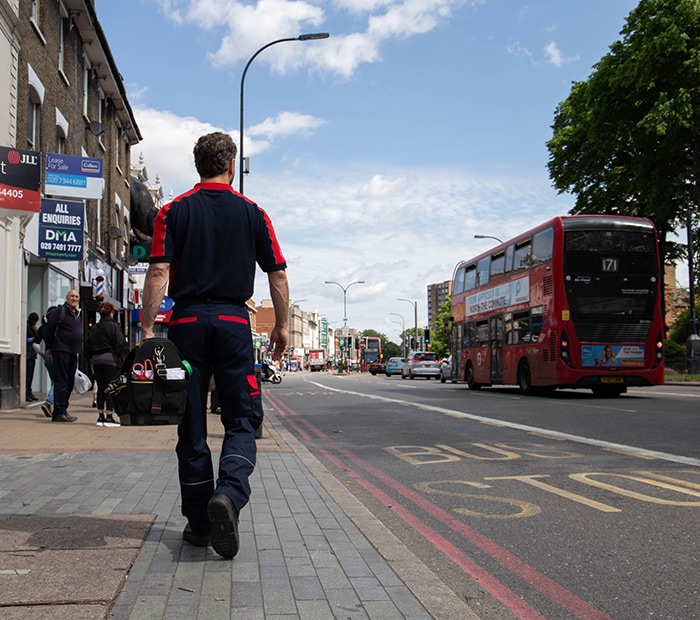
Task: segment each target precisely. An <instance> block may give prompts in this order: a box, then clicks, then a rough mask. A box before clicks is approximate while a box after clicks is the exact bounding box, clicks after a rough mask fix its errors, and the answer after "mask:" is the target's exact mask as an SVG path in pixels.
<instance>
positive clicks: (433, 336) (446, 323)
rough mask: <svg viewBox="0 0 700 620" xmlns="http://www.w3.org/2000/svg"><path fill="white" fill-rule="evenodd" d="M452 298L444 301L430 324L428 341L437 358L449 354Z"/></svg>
mask: <svg viewBox="0 0 700 620" xmlns="http://www.w3.org/2000/svg"><path fill="white" fill-rule="evenodd" d="M451 316H452V298H451V297H449V298H448V299H447V300H446V301H444V302H443V303H442V304H441V305H440V308H439V310H438V312H437V314H436V316H435V318H434V320H433V324H432V325H431V326H430V342H431V344H432V345H433V347H432V350H433V351H435V353H437V355H438V357H439V358H443V357H447V356H448V355H449V354H450V334H451V330H452V322H451V321H450V317H451Z"/></svg>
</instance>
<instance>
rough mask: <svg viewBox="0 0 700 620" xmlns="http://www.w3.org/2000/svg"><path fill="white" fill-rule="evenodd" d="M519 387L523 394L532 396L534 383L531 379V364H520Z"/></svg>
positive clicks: (524, 362) (523, 362)
mask: <svg viewBox="0 0 700 620" xmlns="http://www.w3.org/2000/svg"><path fill="white" fill-rule="evenodd" d="M518 387H519V388H520V393H521V394H525V395H528V394H532V381H531V379H530V364H528V363H527V362H526V361H524V360H523V361H522V362H520V366H518Z"/></svg>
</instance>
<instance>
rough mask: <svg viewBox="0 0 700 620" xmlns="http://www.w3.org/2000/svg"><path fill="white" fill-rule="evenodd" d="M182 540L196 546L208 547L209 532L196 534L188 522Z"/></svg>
mask: <svg viewBox="0 0 700 620" xmlns="http://www.w3.org/2000/svg"><path fill="white" fill-rule="evenodd" d="M182 540H184V541H186V542H188V543H190V545H194V546H195V547H208V546H209V534H199V533H197V534H195V533H194V532H193V531H192V528H191V527H190V524H189V523H188V524H187V525H186V526H185V529H184V530H183V532H182Z"/></svg>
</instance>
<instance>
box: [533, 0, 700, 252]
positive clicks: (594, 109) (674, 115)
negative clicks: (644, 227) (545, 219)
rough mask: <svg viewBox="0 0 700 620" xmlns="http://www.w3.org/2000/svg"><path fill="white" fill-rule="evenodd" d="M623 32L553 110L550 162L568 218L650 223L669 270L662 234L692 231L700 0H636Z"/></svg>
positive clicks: (699, 154) (699, 148) (697, 191)
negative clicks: (605, 216) (566, 199)
mask: <svg viewBox="0 0 700 620" xmlns="http://www.w3.org/2000/svg"><path fill="white" fill-rule="evenodd" d="M620 34H621V35H622V39H621V40H620V41H616V42H615V43H613V44H612V45H611V46H610V52H609V53H608V54H607V55H605V56H604V57H603V58H602V59H601V60H600V61H599V62H598V63H597V64H596V65H595V67H594V71H593V73H592V74H591V75H590V76H589V78H588V80H586V81H584V82H575V83H574V84H573V86H572V88H571V92H570V94H569V96H568V97H567V99H566V100H565V101H563V102H562V103H560V104H559V106H558V107H557V109H556V112H555V116H554V123H553V125H552V129H553V136H552V138H551V140H549V142H548V143H547V147H548V149H549V153H550V156H549V161H548V164H547V166H548V169H549V174H550V178H551V179H552V181H553V184H554V187H555V188H556V189H557V190H558V191H559V192H560V193H563V192H571V193H573V194H574V195H575V197H576V202H575V206H574V208H573V209H572V210H571V212H572V213H610V214H621V215H634V216H642V217H648V218H649V219H650V220H652V221H653V222H654V224H655V226H656V228H657V231H658V234H659V247H660V251H661V257H662V260H663V261H664V262H665V263H673V264H675V262H676V261H677V260H678V259H679V258H680V257H681V256H684V252H685V251H686V250H685V246H684V245H680V244H677V243H674V242H672V241H669V240H668V239H667V235H668V233H670V232H673V231H675V230H676V229H677V228H678V227H679V226H684V225H685V218H686V213H687V210H688V209H690V210H691V211H690V213H691V214H692V222H693V223H692V226H693V228H697V225H698V207H697V205H698V204H699V203H700V200H699V198H700V186H699V185H698V181H699V180H700V88H699V85H700V0H640V2H639V5H638V6H637V8H635V9H634V10H633V11H632V12H631V13H630V14H629V16H628V17H627V20H626V23H625V26H624V28H623V29H622V31H621V33H620ZM696 238H697V237H696Z"/></svg>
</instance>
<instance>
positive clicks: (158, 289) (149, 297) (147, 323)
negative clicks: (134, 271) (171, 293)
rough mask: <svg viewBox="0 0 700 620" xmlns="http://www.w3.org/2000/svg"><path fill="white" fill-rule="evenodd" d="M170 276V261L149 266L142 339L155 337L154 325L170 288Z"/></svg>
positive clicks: (142, 321)
mask: <svg viewBox="0 0 700 620" xmlns="http://www.w3.org/2000/svg"><path fill="white" fill-rule="evenodd" d="M169 278H170V264H169V263H153V264H151V265H149V266H148V271H147V272H146V281H145V282H144V285H143V304H142V310H141V339H142V340H148V339H149V338H153V325H154V324H155V322H156V316H158V309H159V308H160V304H161V302H162V301H163V297H165V293H166V292H167V290H168V280H169Z"/></svg>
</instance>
